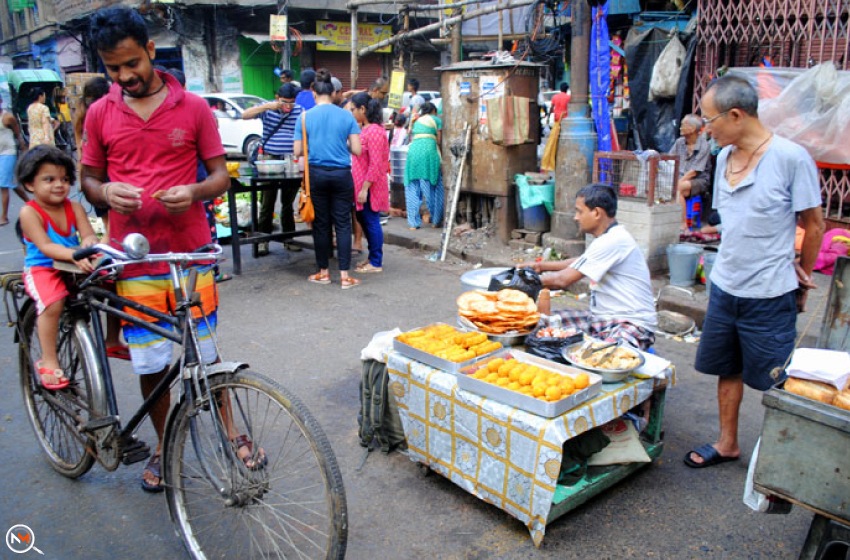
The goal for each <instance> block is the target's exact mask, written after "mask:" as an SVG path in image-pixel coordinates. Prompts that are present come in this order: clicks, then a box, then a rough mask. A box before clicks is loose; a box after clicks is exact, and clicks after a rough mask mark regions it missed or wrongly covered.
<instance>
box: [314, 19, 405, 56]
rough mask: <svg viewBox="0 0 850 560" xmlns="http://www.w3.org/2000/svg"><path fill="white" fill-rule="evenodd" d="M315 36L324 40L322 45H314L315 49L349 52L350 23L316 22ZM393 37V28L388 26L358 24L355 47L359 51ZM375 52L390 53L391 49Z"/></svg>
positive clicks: (384, 48) (381, 49) (388, 47)
mask: <svg viewBox="0 0 850 560" xmlns="http://www.w3.org/2000/svg"><path fill="white" fill-rule="evenodd" d="M316 35H319V36H321V37H323V38H325V42H324V43H316V49H318V50H320V51H351V23H350V22H349V23H343V22H339V21H321V20H319V21H317V22H316ZM392 36H393V28H392V26H389V25H371V24H368V23H359V24H358V25H357V47H358V48H360V49H363V48H366V47H369V46H372V45H374V44H375V43H379V42H381V41H383V40H385V39H389V38H390V37H392ZM376 52H382V53H388V52H392V47H391V46H390V45H387V46H386V47H383V48H380V49H378V50H377V51H376Z"/></svg>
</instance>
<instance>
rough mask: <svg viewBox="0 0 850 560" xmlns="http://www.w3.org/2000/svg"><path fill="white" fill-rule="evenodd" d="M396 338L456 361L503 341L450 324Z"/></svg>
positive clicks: (470, 356)
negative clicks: (459, 328) (494, 340)
mask: <svg viewBox="0 0 850 560" xmlns="http://www.w3.org/2000/svg"><path fill="white" fill-rule="evenodd" d="M396 338H398V340H399V341H400V342H403V343H405V344H407V345H408V346H412V347H414V348H416V349H417V350H422V351H423V352H427V353H428V354H432V355H434V356H437V357H438V358H443V359H444V360H448V361H450V362H455V363H459V362H465V361H467V360H472V359H474V358H475V357H476V356H483V355H484V354H489V353H490V352H495V351H496V350H498V349H499V348H501V347H502V344H501V343H499V342H491V341H490V340H488V339H487V335H486V334H484V333H477V332H467V333H462V332H460V331H458V330H457V329H456V328H454V327H451V326H449V325H434V326H432V327H427V328H425V329H422V330H417V331H410V332H406V333H402V334H400V335H398V336H397V337H396ZM494 371H495V370H494Z"/></svg>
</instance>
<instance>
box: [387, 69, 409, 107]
mask: <svg viewBox="0 0 850 560" xmlns="http://www.w3.org/2000/svg"><path fill="white" fill-rule="evenodd" d="M404 76H405V73H404V72H403V71H401V70H393V73H392V76H391V77H390V97H389V99H388V100H387V107H389V108H390V109H401V101H402V99H403V98H404Z"/></svg>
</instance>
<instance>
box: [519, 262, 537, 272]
mask: <svg viewBox="0 0 850 560" xmlns="http://www.w3.org/2000/svg"><path fill="white" fill-rule="evenodd" d="M516 267H517V268H530V269H531V270H533V271H534V272H536V273H537V274H540V273H541V272H543V261H540V262H537V261H525V262H522V263H519V264H518V265H517V266H516Z"/></svg>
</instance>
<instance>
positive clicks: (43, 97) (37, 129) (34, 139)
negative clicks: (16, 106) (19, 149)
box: [27, 88, 56, 149]
mask: <svg viewBox="0 0 850 560" xmlns="http://www.w3.org/2000/svg"><path fill="white" fill-rule="evenodd" d="M32 99H33V101H32V103H30V106H29V107H27V128H28V129H29V134H30V149H32V148H35V147H36V146H41V145H42V144H46V145H48V146H55V145H56V143H55V141H54V140H53V119H51V118H50V109H48V108H47V105H45V104H44V102H45V101H47V94H46V93H44V90H43V89H41V88H35V89H33V90H32Z"/></svg>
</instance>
